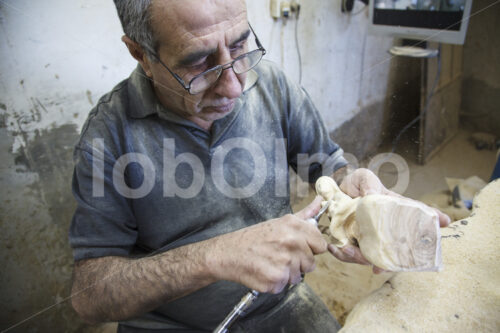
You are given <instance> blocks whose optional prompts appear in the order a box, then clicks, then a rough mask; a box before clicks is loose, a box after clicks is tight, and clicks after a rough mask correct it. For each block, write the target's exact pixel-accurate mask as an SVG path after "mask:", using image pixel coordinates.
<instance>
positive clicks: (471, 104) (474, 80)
mask: <svg viewBox="0 0 500 333" xmlns="http://www.w3.org/2000/svg"><path fill="white" fill-rule="evenodd" d="M494 3H496V4H494ZM492 4H494V5H493V6H491V7H489V8H488V9H486V10H484V11H482V12H480V13H479V14H477V15H476V16H475V17H473V18H472V19H471V20H470V22H469V29H468V32H467V38H466V42H465V45H464V80H463V86H462V93H463V98H462V109H463V111H464V112H465V113H466V114H465V115H463V116H462V119H461V121H462V123H463V124H464V125H465V126H466V127H468V128H469V129H472V130H475V131H482V132H490V133H493V134H495V135H496V136H497V137H500V61H499V57H500V38H499V34H500V4H499V3H498V2H497V1H494V0H475V1H474V3H473V5H472V13H474V12H477V11H479V10H481V9H482V8H486V7H488V6H489V5H492Z"/></svg>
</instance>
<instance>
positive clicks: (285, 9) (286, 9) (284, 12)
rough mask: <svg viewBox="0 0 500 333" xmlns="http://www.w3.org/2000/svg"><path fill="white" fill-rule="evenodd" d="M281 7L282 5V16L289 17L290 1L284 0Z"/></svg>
mask: <svg viewBox="0 0 500 333" xmlns="http://www.w3.org/2000/svg"><path fill="white" fill-rule="evenodd" d="M280 7H281V16H283V17H284V18H289V17H290V12H291V8H290V3H289V2H288V1H282V2H281V6H280Z"/></svg>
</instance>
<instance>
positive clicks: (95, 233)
mask: <svg viewBox="0 0 500 333" xmlns="http://www.w3.org/2000/svg"><path fill="white" fill-rule="evenodd" d="M115 4H116V7H117V10H118V14H119V16H120V19H121V22H122V25H123V28H124V31H125V34H126V35H125V36H124V37H123V38H122V40H123V42H124V43H125V44H126V46H127V48H128V50H129V52H130V54H131V55H132V56H133V57H134V58H135V59H136V60H137V61H138V63H139V64H138V67H137V69H136V70H135V71H134V72H133V73H132V74H131V76H130V77H129V78H128V79H127V80H125V81H123V82H122V83H120V84H119V85H117V86H116V87H115V88H114V89H113V90H112V91H111V92H110V93H108V94H107V95H105V96H104V97H102V98H101V100H100V101H99V103H98V105H97V106H96V107H95V108H94V109H93V110H92V112H91V113H90V114H89V118H88V120H87V122H86V124H85V126H84V128H83V130H82V134H81V138H80V140H79V142H78V144H77V146H76V148H75V162H76V166H75V172H74V177H73V192H74V195H75V198H76V200H77V202H78V207H77V210H76V212H75V215H74V218H73V221H72V225H71V229H70V242H71V245H72V247H73V250H74V257H75V267H74V282H73V293H74V296H73V298H72V303H73V306H74V308H75V309H76V311H77V312H78V313H79V314H80V316H81V317H82V318H84V319H85V320H87V321H89V322H101V321H120V325H119V329H118V330H119V331H120V332H146V331H148V332H149V331H152V332H154V331H166V332H176V331H179V332H203V331H205V332H206V331H209V330H212V329H214V328H215V327H216V326H217V324H218V323H219V322H220V321H221V320H223V318H224V317H225V316H226V315H227V313H228V312H229V311H230V310H231V309H232V307H233V306H234V305H235V304H236V303H237V302H238V301H239V299H240V298H241V297H242V296H243V295H244V294H245V293H246V292H247V291H248V290H249V288H250V289H255V290H257V291H260V292H262V293H263V294H262V295H261V296H260V297H259V298H258V299H257V301H256V302H255V303H254V304H253V305H252V307H251V308H250V309H248V311H247V312H246V313H245V315H244V316H243V317H242V318H241V319H240V320H239V321H238V322H237V323H236V324H235V325H234V326H233V328H232V331H234V332H291V331H294V332H328V331H336V330H337V329H338V328H339V327H338V324H337V322H336V321H335V319H334V318H333V317H332V316H331V315H330V313H329V312H328V310H327V308H326V307H325V306H324V304H323V303H322V302H321V301H320V300H319V299H318V297H317V296H315V295H314V293H313V292H312V291H311V290H310V289H309V288H308V287H307V286H306V285H305V284H304V283H301V275H302V274H303V273H306V272H310V271H312V270H313V269H314V255H315V254H319V253H323V252H326V251H327V250H330V252H332V254H333V255H335V256H336V257H337V258H339V259H341V260H344V261H351V262H358V263H363V262H364V260H363V258H362V256H361V255H360V253H359V251H358V250H357V249H355V248H346V249H343V250H339V249H337V248H335V247H333V246H331V245H327V243H326V242H325V241H324V239H323V238H322V236H321V234H320V232H319V231H318V230H317V228H315V227H314V226H312V225H310V224H307V223H305V222H304V220H305V219H307V218H309V217H311V216H313V215H314V214H315V213H317V212H318V210H319V201H318V200H315V201H314V202H313V203H311V204H310V205H309V206H308V207H307V208H305V209H304V210H302V211H301V212H298V213H296V214H294V215H291V208H290V203H289V184H288V168H289V166H291V167H292V168H294V169H295V170H298V171H299V174H301V176H302V177H304V178H308V179H309V181H311V182H313V181H315V180H316V179H317V178H318V177H319V176H320V175H321V173H322V172H323V173H325V172H327V173H328V174H331V175H333V176H334V177H335V178H336V179H337V181H339V182H340V181H341V180H342V178H343V180H342V184H341V188H342V189H343V190H344V191H345V192H346V193H348V194H349V195H351V196H359V195H365V194H366V193H368V192H369V191H374V192H378V193H386V192H387V190H386V189H385V188H384V187H383V185H382V184H381V183H380V181H379V180H378V179H377V178H376V177H375V176H374V175H373V174H372V173H370V172H369V171H368V170H363V169H360V170H357V171H355V172H354V173H352V174H350V175H348V176H346V177H343V174H344V172H345V168H344V167H345V165H346V161H345V160H344V159H343V157H342V150H341V149H340V148H339V147H338V146H337V145H336V144H335V143H333V142H332V141H331V140H330V139H329V136H328V132H327V130H326V128H325V127H324V125H323V124H322V121H321V119H320V116H319V114H318V112H317V110H316V109H315V108H314V106H313V104H312V102H311V100H310V99H309V97H308V95H307V94H306V93H305V92H304V90H302V89H301V88H300V87H298V86H297V85H295V84H293V83H292V82H290V81H289V80H288V79H287V78H286V76H285V75H284V74H283V73H282V72H281V71H280V70H278V69H277V68H276V67H275V66H274V65H272V64H271V63H269V62H266V61H261V58H262V56H263V55H264V53H265V50H264V48H263V47H262V45H261V44H260V42H259V40H258V38H257V36H255V32H254V31H253V30H252V28H251V26H250V25H249V23H248V21H247V16H246V6H245V2H244V1H240V0H214V1H210V0H183V1H180V0H177V1H175V0H115ZM304 154H310V155H313V156H315V157H314V158H311V159H304V158H303V157H304V156H308V155H304ZM304 161H306V162H307V163H305V162H304ZM304 163H305V164H304ZM444 219H445V218H444V217H443V221H444Z"/></svg>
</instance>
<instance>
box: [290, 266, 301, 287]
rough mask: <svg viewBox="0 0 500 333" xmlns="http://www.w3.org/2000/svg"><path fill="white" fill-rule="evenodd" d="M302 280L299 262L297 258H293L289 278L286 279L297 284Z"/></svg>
mask: <svg viewBox="0 0 500 333" xmlns="http://www.w3.org/2000/svg"><path fill="white" fill-rule="evenodd" d="M300 281H302V272H301V270H300V263H299V261H298V260H295V261H294V262H292V264H291V265H290V279H289V280H288V283H289V284H292V285H293V284H297V283H299V282H300Z"/></svg>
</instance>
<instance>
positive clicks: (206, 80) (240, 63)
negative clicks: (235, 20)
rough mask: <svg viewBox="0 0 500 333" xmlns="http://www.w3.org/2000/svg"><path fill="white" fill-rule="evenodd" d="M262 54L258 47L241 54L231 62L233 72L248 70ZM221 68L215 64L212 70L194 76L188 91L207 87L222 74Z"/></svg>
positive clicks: (193, 92)
mask: <svg viewBox="0 0 500 333" xmlns="http://www.w3.org/2000/svg"><path fill="white" fill-rule="evenodd" d="M263 55H264V52H263V51H262V50H260V49H259V50H254V51H251V52H249V53H247V54H245V55H243V56H241V57H240V58H238V59H236V60H235V61H234V63H233V66H232V67H233V70H234V72H235V73H236V74H243V73H245V72H248V71H249V70H251V69H252V68H253V67H255V66H256V65H257V64H258V63H259V61H260V60H261V59H262V56H263ZM222 68H223V66H217V67H215V68H214V69H213V70H210V71H208V72H206V73H204V74H203V75H200V76H198V77H196V78H195V79H194V80H193V81H191V88H190V89H189V92H190V93H191V94H193V95H194V94H198V93H200V92H202V91H204V90H206V89H208V88H209V87H210V86H211V85H213V84H214V83H215V82H216V81H217V80H218V79H219V77H220V75H221V74H222Z"/></svg>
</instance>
